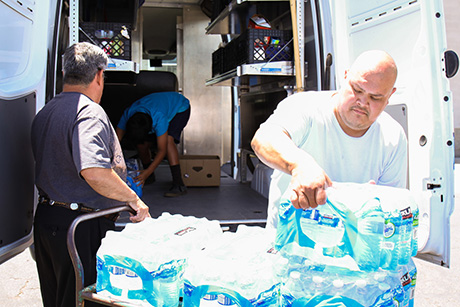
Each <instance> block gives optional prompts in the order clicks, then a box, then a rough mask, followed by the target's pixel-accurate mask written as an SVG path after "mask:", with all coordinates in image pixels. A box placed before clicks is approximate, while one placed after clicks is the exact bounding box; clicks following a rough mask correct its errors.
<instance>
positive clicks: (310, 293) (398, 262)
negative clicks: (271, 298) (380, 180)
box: [275, 184, 419, 306]
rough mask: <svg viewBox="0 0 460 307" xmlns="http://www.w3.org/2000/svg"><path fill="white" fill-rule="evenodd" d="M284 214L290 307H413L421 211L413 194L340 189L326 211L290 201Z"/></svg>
mask: <svg viewBox="0 0 460 307" xmlns="http://www.w3.org/2000/svg"><path fill="white" fill-rule="evenodd" d="M279 212H280V213H279V221H278V229H277V237H276V242H275V246H276V248H277V249H278V250H280V251H281V253H282V254H283V256H285V257H286V258H288V259H289V261H287V262H288V263H289V266H288V268H286V269H284V270H282V269H280V270H281V271H284V272H285V274H284V280H283V282H284V284H285V285H286V287H285V289H286V291H285V292H284V293H285V294H284V300H285V302H288V303H286V305H293V306H300V305H302V306H315V304H316V303H319V302H323V303H324V302H327V304H329V303H330V304H331V305H333V304H335V303H337V302H345V301H346V302H347V303H346V305H347V306H393V303H395V304H397V305H398V306H409V305H410V304H413V296H414V290H415V281H416V268H415V265H414V263H413V261H412V259H411V256H415V255H416V253H417V249H418V246H417V227H418V215H419V211H418V208H417V206H416V204H415V202H414V201H413V199H412V197H411V195H410V193H409V191H408V190H405V189H397V188H389V187H382V186H376V185H369V184H334V188H329V189H328V190H327V203H326V204H325V205H323V206H319V207H318V208H316V209H309V210H301V209H295V208H294V207H293V206H292V204H291V203H290V201H289V200H288V199H286V198H284V199H283V200H282V201H281V204H280V210H279ZM299 281H300V282H299ZM301 285H305V287H303V288H302V286H301ZM308 285H313V287H309V286H308ZM315 289H318V291H315ZM319 289H321V290H319Z"/></svg>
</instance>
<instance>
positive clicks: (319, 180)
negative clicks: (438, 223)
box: [251, 50, 407, 227]
mask: <svg viewBox="0 0 460 307" xmlns="http://www.w3.org/2000/svg"><path fill="white" fill-rule="evenodd" d="M396 76H397V68H396V64H395V62H394V60H393V58H391V56H390V55H388V54H387V53H385V52H383V51H377V50H373V51H367V52H364V53H363V54H361V55H360V56H359V57H358V58H357V59H356V61H355V62H354V63H353V65H352V66H351V68H350V70H348V71H347V72H346V73H345V83H344V86H343V88H341V89H340V91H338V92H332V91H331V92H304V93H298V94H294V95H291V96H289V97H288V98H286V99H285V100H283V101H282V102H280V104H279V105H278V107H277V109H276V110H275V111H274V113H273V114H272V115H271V116H270V117H269V118H268V119H267V121H266V122H265V123H263V124H262V125H261V126H260V128H259V130H257V132H256V134H255V136H254V138H253V140H252V143H251V145H252V148H253V149H254V151H255V153H256V155H257V156H258V157H259V158H260V159H261V160H262V161H263V162H264V163H265V164H267V165H268V166H270V167H272V168H274V169H275V171H274V172H273V175H272V181H271V184H270V193H269V205H268V218H267V227H276V225H277V220H278V208H279V202H280V198H281V196H284V197H288V198H289V199H290V200H291V202H292V204H293V205H294V207H296V208H303V209H307V208H316V207H317V206H318V205H323V204H324V203H325V202H326V188H327V187H329V186H331V185H332V182H333V181H335V182H356V183H366V182H375V183H376V184H380V185H387V186H394V187H402V188H405V187H406V180H407V178H406V177H407V140H406V136H405V134H404V131H403V129H402V127H401V126H400V125H399V124H398V123H397V122H396V121H395V120H394V119H392V118H391V117H390V116H389V115H388V114H386V113H384V112H383V110H384V109H385V107H386V106H387V105H388V99H389V98H390V96H391V95H392V94H393V93H394V92H395V90H396V88H394V84H395V81H396ZM382 112H383V113H382Z"/></svg>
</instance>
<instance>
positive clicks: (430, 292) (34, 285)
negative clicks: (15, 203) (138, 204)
mask: <svg viewBox="0 0 460 307" xmlns="http://www.w3.org/2000/svg"><path fill="white" fill-rule="evenodd" d="M455 194H456V200H455V205H456V207H457V206H459V205H460V165H457V167H456V171H455ZM455 221H460V210H454V213H453V214H452V216H451V265H450V268H444V267H440V266H439V265H435V264H432V263H428V262H426V261H423V260H420V259H418V258H414V261H415V264H416V266H417V271H418V278H417V285H416V289H415V306H416V307H428V306H430V307H437V306H439V307H441V306H442V307H451V306H452V307H457V306H460V223H458V222H457V223H456V222H455ZM0 277H1V281H0V306H3V307H9V306H12V307H42V306H43V305H42V303H41V295H40V287H39V283H38V275H37V270H36V267H35V262H34V260H33V259H32V257H31V254H30V252H29V250H25V251H24V252H22V253H21V254H19V255H18V256H16V257H14V258H13V259H10V260H8V261H7V262H5V263H3V264H2V265H0Z"/></svg>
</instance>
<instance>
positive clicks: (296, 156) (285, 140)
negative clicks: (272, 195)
mask: <svg viewBox="0 0 460 307" xmlns="http://www.w3.org/2000/svg"><path fill="white" fill-rule="evenodd" d="M251 146H252V148H253V149H254V152H255V153H256V155H257V156H258V157H259V158H260V159H261V160H262V162H264V163H265V164H267V165H268V166H270V167H272V168H274V169H277V170H280V171H282V172H285V173H287V174H290V175H292V179H291V184H290V188H292V190H293V193H291V197H290V199H291V202H292V204H293V205H294V207H296V208H303V209H307V208H310V207H311V208H316V207H317V206H318V205H323V204H325V203H326V191H325V190H326V188H327V187H328V186H331V185H332V182H331V180H330V179H329V177H328V176H327V175H326V173H325V172H324V170H323V169H322V168H321V167H320V166H319V165H318V164H317V163H316V161H315V160H314V159H313V158H312V157H311V156H310V155H309V154H308V153H307V152H305V151H303V150H302V149H300V148H299V147H297V145H296V144H295V143H294V142H293V141H292V139H291V137H290V135H289V133H288V132H287V131H285V130H283V129H282V128H281V127H279V126H276V125H269V124H265V125H262V126H261V127H260V128H259V130H257V132H256V134H255V135H254V138H253V139H252V142H251Z"/></svg>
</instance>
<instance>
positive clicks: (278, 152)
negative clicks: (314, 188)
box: [251, 127, 312, 174]
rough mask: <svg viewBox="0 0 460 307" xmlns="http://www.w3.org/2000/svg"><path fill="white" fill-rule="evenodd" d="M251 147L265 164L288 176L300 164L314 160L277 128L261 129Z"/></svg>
mask: <svg viewBox="0 0 460 307" xmlns="http://www.w3.org/2000/svg"><path fill="white" fill-rule="evenodd" d="M251 146H252V148H253V149H254V152H255V153H256V155H257V157H259V159H261V160H262V161H263V162H264V163H265V164H267V165H268V166H270V167H272V168H274V169H277V170H280V171H282V172H285V173H287V174H291V173H292V170H293V169H294V168H295V167H297V166H298V165H299V163H302V162H307V161H308V160H311V159H312V158H311V156H310V155H309V154H308V153H306V152H305V151H303V150H301V149H300V148H298V147H297V146H296V145H295V144H294V142H293V141H292V140H291V138H290V137H289V135H288V134H287V133H286V132H284V131H282V130H280V129H276V128H270V127H263V128H261V129H259V130H258V131H257V132H256V134H255V136H254V138H253V140H252V142H251Z"/></svg>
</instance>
